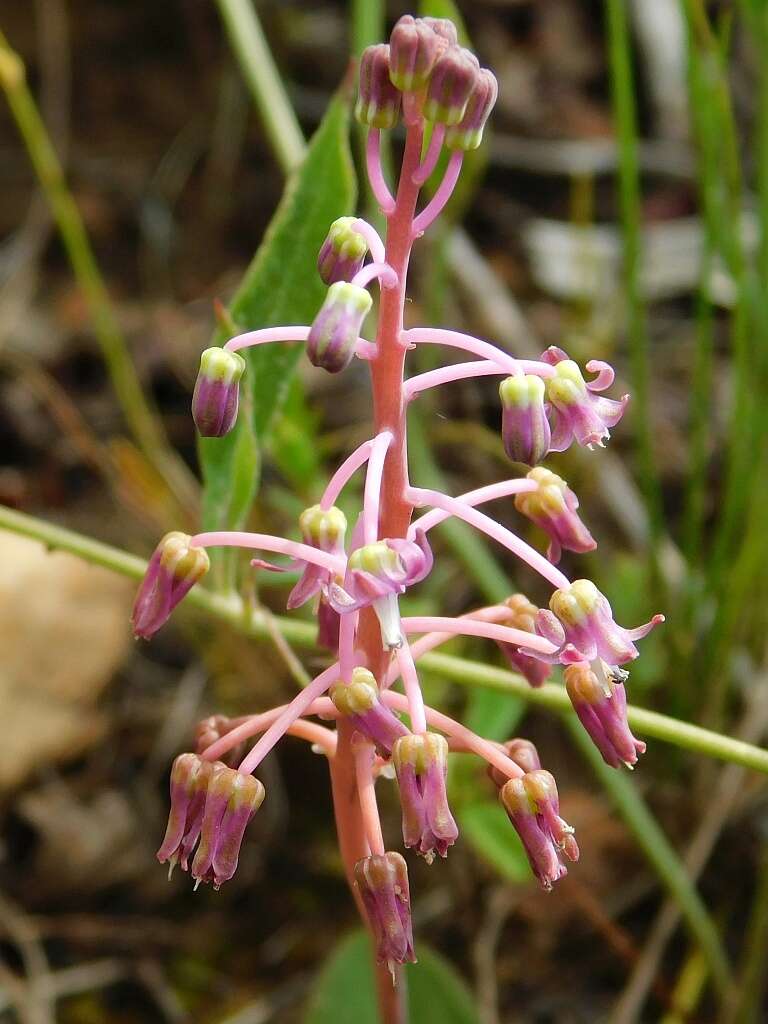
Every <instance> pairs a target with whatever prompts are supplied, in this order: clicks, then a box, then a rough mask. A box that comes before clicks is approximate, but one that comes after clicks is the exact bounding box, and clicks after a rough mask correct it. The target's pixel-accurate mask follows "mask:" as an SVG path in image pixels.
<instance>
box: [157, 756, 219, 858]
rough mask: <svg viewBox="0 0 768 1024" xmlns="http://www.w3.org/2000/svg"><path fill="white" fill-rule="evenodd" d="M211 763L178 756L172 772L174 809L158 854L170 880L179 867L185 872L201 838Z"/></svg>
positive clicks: (198, 758)
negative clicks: (165, 865)
mask: <svg viewBox="0 0 768 1024" xmlns="http://www.w3.org/2000/svg"><path fill="white" fill-rule="evenodd" d="M211 768H212V763H211V762H210V761H204V760H203V759H202V758H201V757H199V756H198V755H197V754H179V756H178V757H177V758H176V760H175V761H174V762H173V767H172V768H171V809H170V812H169V814H168V826H167V828H166V830H165V838H164V839H163V842H162V843H161V845H160V849H159V850H158V851H157V859H158V860H159V861H160V863H161V864H166V863H167V864H168V877H169V878H170V876H171V874H172V873H173V869H174V868H175V867H176V865H177V864H178V863H181V866H182V868H183V870H184V871H187V870H188V868H189V858H190V856H191V854H192V851H193V850H194V848H195V846H196V845H197V841H198V839H199V838H200V828H201V826H202V823H203V811H204V810H205V796H206V793H207V792H208V781H209V779H210V776H211Z"/></svg>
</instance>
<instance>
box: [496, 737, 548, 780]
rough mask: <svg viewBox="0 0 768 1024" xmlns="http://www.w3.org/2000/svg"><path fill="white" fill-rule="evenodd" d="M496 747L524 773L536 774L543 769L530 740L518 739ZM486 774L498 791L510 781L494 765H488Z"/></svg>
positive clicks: (537, 753)
mask: <svg viewBox="0 0 768 1024" xmlns="http://www.w3.org/2000/svg"><path fill="white" fill-rule="evenodd" d="M496 745H497V746H498V747H499V748H500V749H501V750H503V751H504V753H505V754H506V755H507V757H509V758H510V759H511V760H512V761H514V762H515V764H516V765H517V766H518V767H519V768H522V769H523V771H524V772H535V771H538V770H539V768H541V759H540V758H539V752H538V750H537V749H536V747H535V746H534V745H533V743H531V741H530V740H524V739H522V737H518V738H516V739H514V740H507V742H506V743H498V744H496ZM486 772H487V774H488V778H489V779H490V780H491V782H493V784H494V785H495V786H496V788H497V789H501V787H502V786H504V785H505V784H506V783H507V782H508V781H509V776H508V775H506V774H505V773H504V772H502V771H500V770H499V769H498V768H496V767H495V766H494V765H492V764H489V765H488V768H487V769H486Z"/></svg>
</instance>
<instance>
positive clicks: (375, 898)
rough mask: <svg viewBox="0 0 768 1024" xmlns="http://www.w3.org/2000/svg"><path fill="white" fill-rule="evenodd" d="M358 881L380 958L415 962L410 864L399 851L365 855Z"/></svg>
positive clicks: (358, 866)
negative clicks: (409, 878)
mask: <svg viewBox="0 0 768 1024" xmlns="http://www.w3.org/2000/svg"><path fill="white" fill-rule="evenodd" d="M355 884H356V885H357V888H358V891H359V893H360V898H361V899H362V901H363V906H364V907H365V912H366V915H367V917H368V921H369V924H370V926H371V931H372V932H373V937H374V941H375V943H376V959H377V961H378V962H379V963H380V964H387V965H388V967H389V969H390V971H391V972H392V976H393V977H394V970H395V964H405V963H411V964H412V963H415V962H416V957H415V955H414V952H413V930H412V927H411V897H410V893H409V890H408V868H407V866H406V863H405V861H404V860H403V858H402V857H401V856H400V854H399V853H382V854H376V855H374V856H372V857H364V858H363V859H362V860H359V861H358V862H357V864H355Z"/></svg>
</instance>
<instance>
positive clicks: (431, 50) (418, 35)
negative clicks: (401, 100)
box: [389, 14, 443, 92]
mask: <svg viewBox="0 0 768 1024" xmlns="http://www.w3.org/2000/svg"><path fill="white" fill-rule="evenodd" d="M442 49H443V40H441V38H440V36H438V35H437V34H436V33H435V32H434V30H433V29H432V28H431V27H430V26H429V25H428V24H427V23H426V21H425V20H424V19H423V18H413V17H412V16H411V15H410V14H404V15H403V17H402V18H400V20H399V21H398V22H397V24H396V25H395V27H394V28H393V29H392V35H391V36H390V38H389V77H390V79H391V81H392V84H393V85H394V86H395V87H396V88H397V89H400V90H401V92H406V91H412V90H414V89H420V88H421V87H422V86H423V85H424V84H425V83H426V82H427V80H428V78H429V75H430V72H431V71H432V68H433V66H434V63H435V61H436V60H437V58H438V55H439V54H440V52H441V51H442Z"/></svg>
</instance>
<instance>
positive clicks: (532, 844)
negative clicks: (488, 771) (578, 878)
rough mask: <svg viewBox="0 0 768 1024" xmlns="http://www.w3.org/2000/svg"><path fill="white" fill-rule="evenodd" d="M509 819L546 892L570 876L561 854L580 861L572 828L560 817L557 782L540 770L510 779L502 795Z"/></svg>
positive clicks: (500, 794) (500, 795)
mask: <svg viewBox="0 0 768 1024" xmlns="http://www.w3.org/2000/svg"><path fill="white" fill-rule="evenodd" d="M499 798H500V799H501V802H502V804H503V805H504V809H505V810H506V812H507V814H508V815H509V820H510V821H511V822H512V824H513V825H514V826H515V828H516V829H517V833H518V835H519V836H520V838H521V840H522V842H523V846H524V847H525V852H526V854H527V855H528V860H529V862H530V865H531V868H532V869H533V873H534V875H535V876H536V877H537V878H538V880H539V882H540V884H541V886H542V888H543V889H546V890H547V891H549V890H550V889H551V888H552V885H553V883H554V882H556V881H557V880H558V879H560V878H562V877H563V876H564V875H567V874H568V871H567V870H566V867H565V864H563V862H562V859H561V854H565V856H566V857H567V858H568V859H569V860H572V861H576V860H578V859H579V847H578V845H577V843H576V839H575V838H574V835H573V829H572V828H571V826H570V825H568V824H567V822H565V821H563V819H562V818H561V817H560V802H559V799H558V795H557V786H556V785H555V780H554V779H553V778H552V776H551V775H550V774H549V772H547V771H544V770H543V769H539V770H537V771H532V772H526V774H525V775H523V776H522V778H519V779H510V780H509V782H507V783H505V785H504V786H503V787H502V789H501V792H500V793H499Z"/></svg>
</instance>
